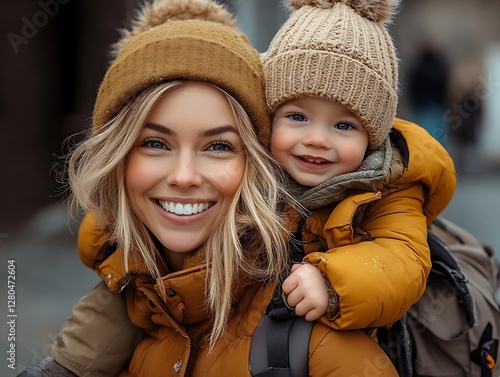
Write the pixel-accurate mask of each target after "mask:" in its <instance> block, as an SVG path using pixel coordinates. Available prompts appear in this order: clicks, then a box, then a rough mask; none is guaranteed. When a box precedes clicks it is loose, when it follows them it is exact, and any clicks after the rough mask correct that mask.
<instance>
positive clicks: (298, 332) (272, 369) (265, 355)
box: [250, 315, 314, 377]
mask: <svg viewBox="0 0 500 377" xmlns="http://www.w3.org/2000/svg"><path fill="white" fill-rule="evenodd" d="M313 324H314V323H313V322H307V321H306V320H305V319H304V318H302V317H297V316H295V317H290V318H287V319H276V318H271V317H270V316H268V315H264V316H263V317H262V319H261V321H260V322H259V325H258V327H257V329H256V330H255V333H254V335H253V338H252V345H251V347H250V371H251V373H252V376H254V377H301V376H308V375H309V367H308V361H309V360H308V359H309V339H310V336H311V331H312V327H313Z"/></svg>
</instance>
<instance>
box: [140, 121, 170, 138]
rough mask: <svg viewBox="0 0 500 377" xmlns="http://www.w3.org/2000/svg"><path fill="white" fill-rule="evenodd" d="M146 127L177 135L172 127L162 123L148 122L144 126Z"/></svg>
mask: <svg viewBox="0 0 500 377" xmlns="http://www.w3.org/2000/svg"><path fill="white" fill-rule="evenodd" d="M144 128H147V129H150V130H153V131H156V132H160V133H162V134H165V135H168V136H173V135H175V132H174V131H172V130H171V129H170V128H168V127H165V126H162V125H161V124H158V123H154V122H148V123H146V125H145V126H144Z"/></svg>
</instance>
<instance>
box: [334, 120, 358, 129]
mask: <svg viewBox="0 0 500 377" xmlns="http://www.w3.org/2000/svg"><path fill="white" fill-rule="evenodd" d="M334 128H337V129H339V130H341V131H347V130H350V129H352V128H354V127H353V125H352V124H350V123H346V122H340V123H337V124H336V125H335V126H334Z"/></svg>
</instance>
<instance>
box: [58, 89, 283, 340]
mask: <svg viewBox="0 0 500 377" xmlns="http://www.w3.org/2000/svg"><path fill="white" fill-rule="evenodd" d="M185 82H186V81H171V82H167V83H163V84H160V85H157V86H154V87H151V88H148V89H146V90H145V91H144V92H142V93H141V94H140V95H138V96H137V97H136V98H135V99H134V100H132V101H131V102H130V103H129V104H127V105H126V106H125V107H124V108H123V109H122V110H121V111H120V112H119V113H118V114H117V115H116V116H115V117H114V118H113V119H112V120H111V121H109V122H108V123H106V124H105V125H103V126H102V127H100V128H98V129H94V130H93V131H91V133H90V135H89V136H88V137H87V138H86V140H84V141H83V142H82V143H81V144H80V145H78V146H77V148H76V149H75V150H74V151H73V153H72V154H71V155H70V158H69V169H68V179H69V184H70V188H71V191H72V196H71V199H70V205H71V208H72V211H73V213H78V212H79V211H80V210H83V211H84V212H91V213H93V214H94V215H95V218H96V221H97V225H98V226H99V227H100V228H101V229H103V231H105V232H108V233H109V234H110V242H116V243H117V244H118V246H119V247H120V248H122V249H123V251H124V255H125V265H126V266H128V262H129V260H130V258H139V257H140V258H142V260H143V261H144V263H145V265H146V266H147V268H148V270H149V271H150V273H151V275H152V276H153V277H154V278H158V277H160V269H159V267H158V264H159V263H161V261H162V258H161V256H160V251H159V250H157V247H156V246H155V239H154V237H153V236H152V234H151V233H150V232H149V230H148V229H147V228H146V226H145V225H144V224H143V223H142V222H141V221H140V220H139V219H138V218H137V217H136V216H135V215H134V213H133V212H132V210H131V208H130V206H129V203H128V199H127V194H126V189H125V183H124V182H125V171H126V166H127V157H128V155H129V153H130V151H131V150H132V148H133V146H134V144H135V143H136V139H137V138H138V137H139V134H140V133H141V131H142V128H143V127H144V125H145V124H146V121H147V118H148V116H149V115H150V114H151V112H152V109H153V107H154V106H155V105H156V104H157V103H158V101H159V100H160V99H161V98H162V97H163V96H164V95H165V94H166V93H167V92H169V91H172V90H175V89H176V88H179V87H181V86H182V85H184V83H185ZM213 86H214V87H215V88H217V89H219V90H220V91H221V92H222V93H224V95H225V96H226V98H227V99H228V102H229V104H230V106H231V107H232V109H233V111H234V115H235V118H236V120H237V123H238V131H239V133H240V137H241V139H242V141H243V145H244V147H245V155H246V159H245V171H244V174H243V178H242V181H241V185H240V187H239V188H238V190H237V192H236V194H235V196H234V200H233V202H232V203H231V205H230V208H229V210H228V214H227V216H226V217H225V219H224V220H223V222H222V224H221V225H220V226H219V227H218V229H217V230H216V231H215V232H213V234H212V235H211V236H210V237H209V238H208V239H207V241H206V243H205V246H204V250H205V261H206V264H207V271H208V272H207V280H206V292H207V294H206V297H207V305H208V307H209V309H210V311H211V312H212V314H213V317H212V319H213V329H212V333H211V337H210V345H211V346H213V345H214V344H215V342H216V341H217V339H219V337H220V336H221V335H222V333H223V332H224V328H225V325H226V323H227V321H228V318H229V315H230V311H231V306H232V304H233V298H232V292H234V289H235V285H237V284H241V281H242V280H243V281H245V282H246V283H248V282H250V281H254V282H255V281H261V282H263V283H268V282H271V281H274V280H275V279H277V278H278V277H279V276H280V274H282V273H283V272H284V271H285V270H286V269H287V266H288V248H287V245H288V241H289V238H290V233H289V231H288V229H287V226H286V215H285V213H284V211H285V209H284V207H285V205H284V203H285V200H286V199H288V196H287V194H286V193H285V191H284V189H283V186H282V185H281V182H282V180H283V178H282V177H281V175H280V173H279V170H278V169H277V166H276V164H275V163H274V162H273V160H272V159H271V158H270V156H269V153H268V152H267V150H266V149H265V148H264V147H263V146H262V145H261V144H260V143H259V142H258V140H257V136H256V133H255V129H254V126H253V125H252V123H251V121H250V118H249V117H248V115H247V113H246V112H245V110H244V108H243V107H242V106H241V105H240V104H239V103H238V101H237V100H236V99H235V98H234V97H232V96H231V95H230V94H228V93H227V92H225V91H224V90H222V89H220V88H218V87H217V86H215V85H213ZM242 277H244V278H243V279H242Z"/></svg>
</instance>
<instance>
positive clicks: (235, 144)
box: [125, 82, 245, 269]
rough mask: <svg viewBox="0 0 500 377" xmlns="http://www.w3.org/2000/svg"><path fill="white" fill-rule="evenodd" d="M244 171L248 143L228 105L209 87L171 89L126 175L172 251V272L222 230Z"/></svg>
mask: <svg viewBox="0 0 500 377" xmlns="http://www.w3.org/2000/svg"><path fill="white" fill-rule="evenodd" d="M244 167H245V152H244V148H243V142H242V140H241V138H240V135H239V133H238V126H237V123H236V119H235V117H234V115H233V111H232V108H231V107H230V105H229V103H228V100H227V99H226V97H225V96H224V94H222V93H221V92H220V91H219V90H217V89H216V88H214V87H212V86H210V85H209V84H206V83H199V82H189V83H187V84H184V85H183V86H181V87H179V88H176V89H174V90H172V91H171V92H168V93H167V94H166V95H165V96H164V97H163V98H162V99H161V100H160V101H159V103H158V104H157V105H156V106H155V107H154V109H153V112H152V115H151V117H150V120H149V121H148V122H147V124H146V125H145V127H144V129H143V130H142V132H141V134H140V136H139V138H138V139H137V142H136V144H135V146H134V148H133V149H132V151H131V152H130V155H129V161H128V165H127V169H126V173H125V183H126V189H127V197H128V199H129V202H130V205H131V208H132V210H133V212H134V213H135V215H136V216H137V217H138V218H139V219H140V220H141V221H142V222H144V224H145V225H146V226H147V227H148V228H149V230H150V231H151V232H152V233H153V234H154V235H155V237H156V238H157V239H158V240H159V241H160V242H161V243H162V245H163V246H164V248H165V255H166V259H167V261H168V262H169V267H171V268H175V269H179V268H182V261H183V260H184V257H185V256H186V255H187V254H186V253H189V252H191V251H194V250H195V249H196V248H198V247H199V246H200V245H201V244H203V243H204V242H205V241H206V240H207V239H208V237H209V236H210V234H211V233H213V232H214V230H215V229H217V227H218V226H219V225H220V223H221V221H222V219H223V218H224V216H227V213H228V208H229V206H230V204H231V202H232V200H233V198H234V195H235V193H236V191H237V190H238V188H239V186H240V183H241V180H242V177H243V172H244Z"/></svg>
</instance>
